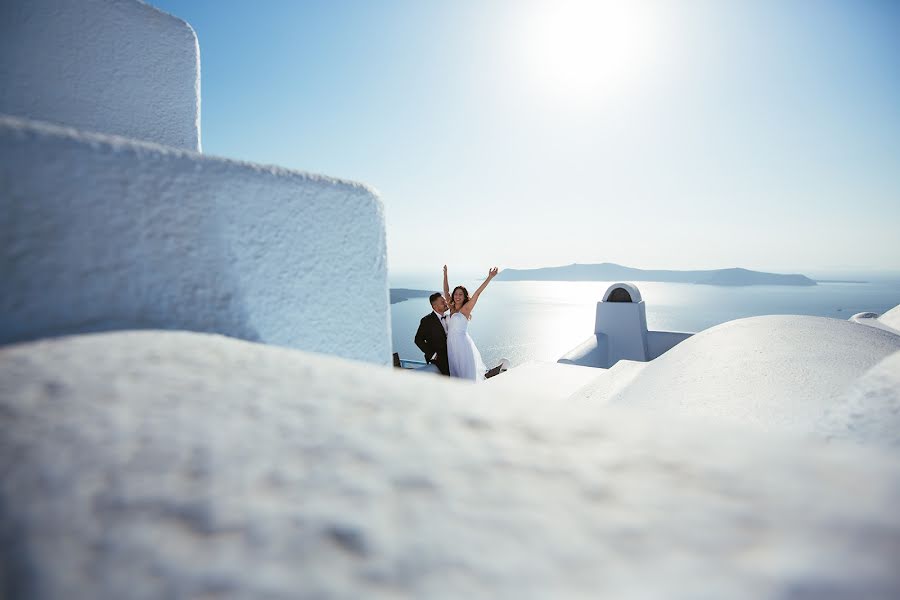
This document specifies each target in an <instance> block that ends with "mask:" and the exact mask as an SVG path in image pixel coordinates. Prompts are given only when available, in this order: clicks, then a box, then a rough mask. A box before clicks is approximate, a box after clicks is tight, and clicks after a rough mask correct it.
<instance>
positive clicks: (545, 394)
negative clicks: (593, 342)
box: [485, 360, 606, 405]
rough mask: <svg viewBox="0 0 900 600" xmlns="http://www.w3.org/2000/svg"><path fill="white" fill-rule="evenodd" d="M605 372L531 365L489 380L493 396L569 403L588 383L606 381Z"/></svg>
mask: <svg viewBox="0 0 900 600" xmlns="http://www.w3.org/2000/svg"><path fill="white" fill-rule="evenodd" d="M605 373H606V372H605V371H603V370H601V369H594V368H591V367H579V366H575V365H567V364H559V363H550V362H541V361H534V360H533V361H528V362H526V363H524V364H521V365H518V366H517V367H514V368H512V369H510V370H509V371H506V372H505V373H501V374H500V375H497V376H496V377H492V378H491V379H488V380H487V381H486V382H485V384H486V385H490V386H491V394H493V395H503V396H511V397H525V396H528V395H535V396H537V397H539V398H540V399H541V400H540V401H541V403H542V404H545V405H546V404H554V403H556V402H559V401H562V400H565V399H566V398H568V397H569V396H570V395H572V394H573V393H574V392H575V391H577V390H578V389H580V388H581V387H582V386H584V385H587V383H588V382H590V381H593V380H594V379H597V378H598V377H602V376H603V375H605Z"/></svg>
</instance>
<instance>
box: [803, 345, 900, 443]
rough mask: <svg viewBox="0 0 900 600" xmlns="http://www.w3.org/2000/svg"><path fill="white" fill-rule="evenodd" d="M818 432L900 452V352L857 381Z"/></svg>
mask: <svg viewBox="0 0 900 600" xmlns="http://www.w3.org/2000/svg"><path fill="white" fill-rule="evenodd" d="M820 429H821V430H822V431H823V433H826V435H827V436H828V437H834V438H841V439H845V438H849V439H852V440H855V441H862V442H866V443H869V444H881V445H884V446H892V447H894V448H896V449H900V352H894V353H893V354H891V355H890V356H888V357H887V358H885V359H884V360H882V361H881V362H880V363H878V364H877V365H875V366H874V367H872V368H871V369H869V370H868V371H867V372H866V373H865V374H864V375H863V376H862V377H860V378H859V379H857V380H856V381H855V382H854V383H853V385H852V386H851V389H850V392H849V393H848V394H846V395H845V396H844V397H842V398H841V399H840V400H839V401H838V402H837V403H836V404H835V405H834V406H832V407H831V408H829V409H828V410H827V411H826V414H825V417H824V418H823V420H822V423H821V427H820Z"/></svg>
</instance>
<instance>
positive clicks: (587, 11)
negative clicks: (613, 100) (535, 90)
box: [522, 0, 657, 100]
mask: <svg viewBox="0 0 900 600" xmlns="http://www.w3.org/2000/svg"><path fill="white" fill-rule="evenodd" d="M654 17H655V15H654V14H652V10H651V6H650V5H649V4H648V3H647V2H644V1H640V0H631V1H625V0H620V1H614V0H557V1H550V2H545V3H541V4H540V5H537V6H535V8H534V10H532V11H530V12H529V14H528V15H527V18H526V22H525V24H524V29H523V30H522V34H523V37H522V43H523V45H524V50H523V52H524V54H525V57H526V64H525V68H527V69H528V70H529V71H531V72H532V74H533V78H534V80H535V81H536V83H537V84H538V85H539V86H541V87H543V88H546V89H547V91H549V92H551V93H552V94H553V95H561V96H564V97H567V98H570V99H572V100H591V99H596V98H598V97H599V96H605V95H608V94H613V93H617V92H620V91H622V90H623V89H624V88H625V87H627V86H628V85H629V84H630V83H632V82H633V81H634V80H636V79H639V78H640V76H641V75H642V73H643V71H644V70H645V69H646V68H647V67H648V66H649V63H650V62H651V59H652V58H653V50H654V48H655V46H656V44H655V38H656V35H657V31H656V29H657V28H656V23H655V19H654Z"/></svg>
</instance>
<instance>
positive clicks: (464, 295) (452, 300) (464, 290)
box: [450, 285, 469, 310]
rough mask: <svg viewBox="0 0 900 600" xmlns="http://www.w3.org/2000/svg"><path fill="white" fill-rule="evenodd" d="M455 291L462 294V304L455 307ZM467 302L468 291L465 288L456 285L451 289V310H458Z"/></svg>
mask: <svg viewBox="0 0 900 600" xmlns="http://www.w3.org/2000/svg"><path fill="white" fill-rule="evenodd" d="M456 290H462V293H463V301H462V304H460V305H459V306H456V299H455V296H456ZM468 301H469V290H467V289H466V288H465V286H462V285H458V286H456V287H455V288H453V293H452V294H450V303H451V304H453V308H455V309H456V310H459V309H461V308H462V307H463V306H465V305H466V302H468Z"/></svg>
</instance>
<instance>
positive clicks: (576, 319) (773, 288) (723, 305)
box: [391, 277, 900, 366]
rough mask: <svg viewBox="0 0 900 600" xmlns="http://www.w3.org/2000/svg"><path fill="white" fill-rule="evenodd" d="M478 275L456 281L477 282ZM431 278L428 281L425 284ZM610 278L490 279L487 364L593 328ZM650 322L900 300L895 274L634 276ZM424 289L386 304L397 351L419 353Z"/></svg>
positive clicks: (699, 323)
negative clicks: (761, 281) (714, 280)
mask: <svg viewBox="0 0 900 600" xmlns="http://www.w3.org/2000/svg"><path fill="white" fill-rule="evenodd" d="M481 281H483V279H472V280H464V281H454V282H452V283H451V285H456V284H462V285H465V286H466V287H468V288H469V290H470V291H472V290H474V289H475V288H476V287H478V285H479V284H480V283H481ZM401 282H402V285H403V287H407V288H412V289H422V290H431V289H433V290H434V291H437V290H439V289H440V287H439V286H440V281H439V280H438V278H437V277H435V281H433V282H429V281H428V280H426V279H424V278H423V279H421V280H419V279H409V278H406V279H403V280H401V281H399V282H398V286H399V285H400V284H401ZM429 283H430V284H431V287H429ZM612 283H613V282H611V281H502V280H495V281H494V282H492V283H491V284H490V286H488V288H487V289H486V290H485V292H484V294H483V295H482V296H481V299H480V300H479V301H478V305H477V306H476V307H475V310H474V312H473V318H472V321H471V323H470V324H469V332H470V333H471V335H472V338H473V339H474V340H475V343H476V344H477V346H478V348H479V349H480V350H481V353H482V355H483V357H484V359H485V363H486V364H487V365H488V366H491V365H493V364H496V363H497V362H498V361H499V359H501V358H508V359H509V360H510V362H511V363H512V365H513V366H516V365H519V364H522V363H523V362H526V361H528V360H542V361H556V360H557V359H558V358H559V357H560V356H561V355H563V354H564V353H566V352H567V351H568V350H570V349H572V348H573V347H574V346H576V345H577V344H579V343H580V342H581V341H583V340H584V339H585V338H587V337H588V336H589V335H591V334H592V333H593V327H594V313H595V309H596V304H597V302H598V301H599V300H600V299H601V298H602V297H603V293H604V292H605V291H606V289H607V287H609V285H611V284H612ZM636 285H637V286H638V288H639V289H640V290H641V295H642V296H643V299H644V302H645V304H646V307H647V325H648V327H649V328H650V329H657V330H668V331H691V332H696V331H701V330H703V329H707V328H709V327H712V326H714V325H718V324H719V323H724V322H725V321H730V320H732V319H739V318H743V317H752V316H758V315H770V314H796V315H814V316H822V317H832V318H837V319H847V318H848V317H850V316H851V315H853V314H855V313H858V312H866V311H871V312H875V313H879V314H880V313H883V312H885V311H887V310H889V309H891V308H893V307H894V306H896V305H898V304H900V281H873V282H870V283H823V282H821V281H820V282H819V284H818V285H814V286H791V285H754V286H739V287H733V286H715V285H694V284H689V283H668V282H649V281H642V282H637V283H636ZM429 310H430V306H429V304H428V298H427V297H420V298H412V299H410V300H406V301H402V302H398V303H396V304H392V305H391V322H392V338H393V347H394V352H399V353H400V356H401V358H405V359H415V360H421V359H422V358H423V357H422V353H421V352H420V351H419V349H418V348H416V346H415V344H414V343H413V337H414V336H415V333H416V328H417V327H418V324H419V319H421V318H422V317H423V316H425V315H426V314H428V312H429Z"/></svg>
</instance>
